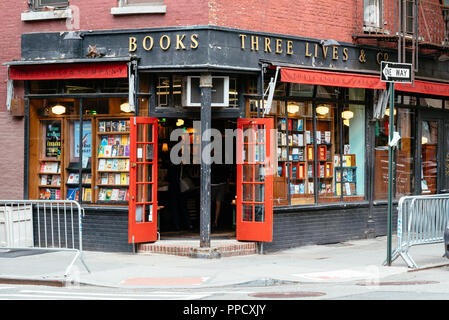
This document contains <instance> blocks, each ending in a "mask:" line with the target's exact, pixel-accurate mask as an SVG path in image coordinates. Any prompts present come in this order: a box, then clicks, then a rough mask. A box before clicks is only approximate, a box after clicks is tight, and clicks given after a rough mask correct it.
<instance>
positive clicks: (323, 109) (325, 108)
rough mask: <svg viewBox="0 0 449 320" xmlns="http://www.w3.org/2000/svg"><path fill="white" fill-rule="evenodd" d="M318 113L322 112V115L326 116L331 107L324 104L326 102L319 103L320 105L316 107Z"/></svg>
mask: <svg viewBox="0 0 449 320" xmlns="http://www.w3.org/2000/svg"><path fill="white" fill-rule="evenodd" d="M316 113H318V114H320V115H322V116H325V115H326V114H328V113H329V107H328V106H326V105H324V104H322V105H319V106H318V107H317V108H316Z"/></svg>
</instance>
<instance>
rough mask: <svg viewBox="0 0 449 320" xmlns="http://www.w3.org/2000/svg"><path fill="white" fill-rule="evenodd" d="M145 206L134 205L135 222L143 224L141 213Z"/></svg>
mask: <svg viewBox="0 0 449 320" xmlns="http://www.w3.org/2000/svg"><path fill="white" fill-rule="evenodd" d="M144 209H145V206H144V205H143V204H138V205H136V222H143V211H144Z"/></svg>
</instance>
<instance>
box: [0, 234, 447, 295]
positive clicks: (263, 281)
mask: <svg viewBox="0 0 449 320" xmlns="http://www.w3.org/2000/svg"><path fill="white" fill-rule="evenodd" d="M393 240H394V239H393ZM192 241H193V240H192ZM395 243H396V242H395V241H393V250H394V245H395ZM211 244H212V245H213V243H211ZM386 245H387V238H386V237H379V238H376V239H369V240H357V241H350V242H344V243H338V244H329V245H313V246H306V247H299V248H294V249H288V250H283V251H279V252H275V253H265V254H253V255H246V256H234V257H224V258H220V259H200V258H189V257H181V256H173V255H165V254H156V253H149V254H125V253H104V252H91V251H87V252H86V251H85V252H84V260H85V262H86V263H87V265H88V267H89V269H90V270H91V273H88V272H87V271H86V269H85V268H84V266H83V265H82V263H81V262H80V261H79V260H78V261H77V262H76V263H75V265H74V266H73V268H72V271H71V274H70V275H69V277H68V278H67V279H65V278H64V272H65V269H66V268H67V266H68V265H69V264H70V262H71V260H72V258H73V257H74V254H73V253H71V252H44V253H42V252H36V251H31V250H30V251H9V252H6V251H5V250H1V249H0V283H14V281H22V282H27V281H29V282H32V281H36V282H39V281H40V282H42V281H47V282H48V284H50V283H52V282H53V283H57V284H60V285H61V286H62V285H65V284H69V283H79V284H84V285H95V286H108V287H122V288H199V287H218V286H229V285H254V286H257V285H259V286H263V285H267V284H277V283H284V282H286V283H288V282H301V283H305V282H316V281H333V282H346V281H371V280H373V279H374V280H380V279H383V278H385V277H388V276H391V275H397V274H400V273H405V272H408V271H409V269H408V268H407V265H406V264H405V262H404V261H403V260H402V258H400V257H399V258H398V259H396V260H395V261H394V262H393V263H392V266H390V267H387V266H383V265H382V263H383V262H384V261H385V259H386V251H387V250H386ZM410 253H411V255H412V257H413V258H414V259H415V261H416V263H417V264H418V265H419V267H420V268H423V267H426V266H435V265H442V264H449V260H448V259H446V258H442V255H443V253H444V248H443V243H440V244H432V245H424V246H417V247H412V248H411V249H410ZM44 284H45V283H44Z"/></svg>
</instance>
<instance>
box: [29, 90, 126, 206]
mask: <svg viewBox="0 0 449 320" xmlns="http://www.w3.org/2000/svg"><path fill="white" fill-rule="evenodd" d="M126 99H127V98H98V99H93V98H90V99H87V98H85V99H83V101H82V105H83V122H82V124H80V119H79V117H80V115H79V108H80V104H81V101H80V100H79V99H57V100H56V99H45V100H44V99H39V100H35V99H34V100H31V101H30V114H31V117H30V183H29V186H30V189H29V190H30V198H31V199H36V198H41V199H68V200H78V201H82V202H83V203H97V204H122V205H126V204H127V201H128V197H129V191H128V188H129V146H130V141H129V132H130V123H129V120H130V115H132V113H125V112H123V111H122V110H121V108H120V106H121V105H122V104H124V102H125V101H126ZM81 131H82V132H81ZM80 147H81V150H80Z"/></svg>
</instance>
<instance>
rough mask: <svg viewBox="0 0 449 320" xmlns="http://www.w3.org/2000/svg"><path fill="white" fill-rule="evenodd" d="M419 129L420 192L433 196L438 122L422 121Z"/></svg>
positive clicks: (436, 170) (435, 178)
mask: <svg viewBox="0 0 449 320" xmlns="http://www.w3.org/2000/svg"><path fill="white" fill-rule="evenodd" d="M421 128H422V136H421V192H422V194H435V193H436V191H437V172H438V163H437V151H438V150H437V148H438V122H437V121H422V122H421Z"/></svg>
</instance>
